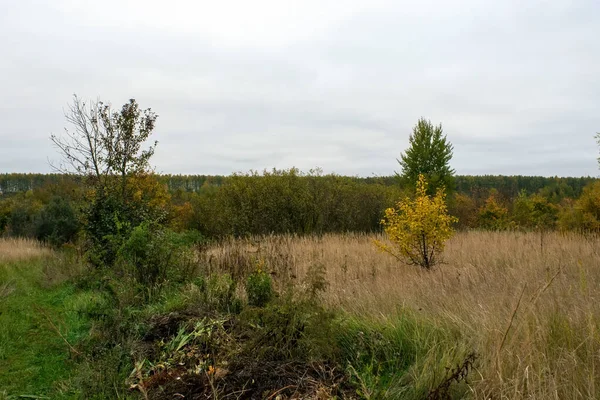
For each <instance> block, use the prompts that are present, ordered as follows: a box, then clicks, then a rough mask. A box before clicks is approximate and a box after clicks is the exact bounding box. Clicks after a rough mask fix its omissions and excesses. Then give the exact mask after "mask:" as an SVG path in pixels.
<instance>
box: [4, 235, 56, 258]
mask: <svg viewBox="0 0 600 400" xmlns="http://www.w3.org/2000/svg"><path fill="white" fill-rule="evenodd" d="M51 254H52V250H50V249H49V248H47V247H45V246H43V245H42V244H41V243H40V242H38V241H37V240H32V239H10V238H5V239H0V262H12V261H25V260H28V259H31V258H36V257H44V256H49V255H51Z"/></svg>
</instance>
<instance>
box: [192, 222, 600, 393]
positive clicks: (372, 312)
mask: <svg viewBox="0 0 600 400" xmlns="http://www.w3.org/2000/svg"><path fill="white" fill-rule="evenodd" d="M376 238H377V239H382V238H381V237H377V236H374V235H350V234H349V235H325V236H322V237H293V236H273V237H266V238H264V237H263V238H251V239H244V240H232V241H229V242H225V243H221V244H219V245H216V246H213V247H212V248H209V249H207V250H206V251H205V252H204V253H203V257H204V261H205V262H206V263H207V264H208V265H209V268H212V269H220V268H228V269H229V270H230V271H233V272H234V273H238V274H240V275H241V274H243V273H244V271H246V273H247V272H248V271H251V270H253V269H255V268H256V265H261V266H262V267H263V268H264V269H267V270H268V271H270V272H272V274H273V276H274V277H275V279H276V281H277V283H278V285H279V286H285V285H287V284H289V282H294V283H295V284H296V285H304V284H306V282H307V276H309V275H310V273H309V271H315V268H316V270H321V271H324V278H325V280H326V282H327V289H326V291H325V292H324V294H323V295H322V301H323V302H324V303H325V304H326V305H327V306H328V307H330V308H332V309H335V310H341V311H342V312H343V313H344V314H346V315H348V316H349V318H351V319H353V320H354V321H358V322H356V323H358V324H360V323H362V324H366V325H365V326H378V328H377V330H378V331H380V332H391V333H386V334H384V336H385V335H390V336H391V337H396V339H394V340H391V339H390V340H387V341H384V342H385V343H386V344H385V346H388V347H390V352H392V354H393V351H395V350H393V349H402V348H403V347H404V348H406V344H403V343H404V342H408V343H411V346H413V348H416V349H420V350H418V351H417V350H414V351H413V352H412V353H410V354H412V356H413V357H416V358H418V360H417V361H418V362H413V363H412V364H411V367H410V368H409V369H408V370H407V372H408V373H407V374H401V376H402V378H401V379H400V381H397V382H394V381H393V379H391V380H388V382H385V384H382V382H381V380H382V379H385V378H384V377H383V376H381V374H379V375H380V376H379V377H378V376H377V375H378V374H377V373H375V372H373V373H371V374H369V373H368V371H365V368H366V369H368V365H369V364H368V363H365V362H361V363H360V364H361V365H362V366H363V367H365V368H363V371H362V372H361V371H358V373H357V375H358V379H359V380H362V381H363V382H364V383H365V386H366V388H365V391H368V390H371V391H373V390H375V394H374V395H373V397H380V396H384V397H394V398H419V396H422V394H423V392H421V394H419V393H416V392H415V393H413V394H408V393H405V392H402V390H404V389H403V388H406V387H411V388H412V389H411V390H413V391H415V390H416V391H417V392H418V388H419V387H422V386H429V388H431V387H433V386H435V385H436V384H439V383H440V382H442V381H443V376H442V377H440V375H444V370H445V369H446V370H447V368H453V367H455V366H456V365H459V364H460V362H461V359H463V360H464V359H465V358H466V357H467V356H468V354H469V353H470V352H475V353H476V354H477V361H476V363H475V366H474V370H473V371H472V372H471V373H470V375H469V380H468V385H467V387H466V388H465V392H464V393H465V395H466V394H468V395H469V397H471V398H476V399H489V398H494V399H495V398H498V399H500V398H507V399H520V398H523V399H524V398H528V399H592V398H599V397H600V388H598V384H600V330H599V325H600V302H598V299H599V298H600V286H599V285H598V282H599V279H600V254H599V250H600V246H599V245H600V240H599V239H598V238H597V237H585V236H581V235H577V234H560V233H545V234H543V235H542V234H540V233H521V232H465V233H458V234H457V235H456V236H455V237H454V238H453V239H451V240H450V242H449V243H448V246H447V249H446V252H445V255H444V264H441V265H439V266H438V267H437V268H435V269H434V270H433V271H424V270H420V269H418V268H417V267H414V266H407V265H403V264H401V263H399V262H398V261H397V260H395V259H394V258H392V257H390V256H389V255H387V254H385V253H381V252H380V251H378V250H377V249H376V247H375V246H374V245H373V239H376ZM309 278H310V276H309ZM407 313H408V314H409V315H410V316H411V317H410V319H407V318H406V315H407ZM361 321H362V322H361ZM410 321H412V322H410ZM409 322H410V323H412V328H411V325H410V323H409ZM407 323H409V325H408V327H409V328H410V329H409V330H408V331H406V330H407ZM394 332H395V333H394ZM440 332H441V333H440ZM343 335H344V334H343V333H342V336H343ZM403 338H404V339H403ZM382 340H383V339H382ZM355 342H356V341H348V343H355ZM398 354H401V352H399V353H398ZM404 354H406V352H404ZM390 357H392V356H390ZM392 358H393V357H392ZM379 361H382V362H386V361H385V360H383V359H379ZM400 364H401V363H400ZM398 371H401V369H398ZM361 374H362V376H361ZM378 379H379V382H371V383H368V382H366V381H368V380H378ZM407 380H408V381H410V380H412V382H411V383H410V384H409V385H407ZM436 382H437V383H436ZM432 385H433V386H432ZM384 387H385V388H387V389H385V390H384V389H382V388H384ZM415 388H417V389H415ZM377 390H379V392H377ZM461 396H462V395H461ZM421 398H422V397H421Z"/></svg>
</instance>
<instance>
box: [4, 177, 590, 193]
mask: <svg viewBox="0 0 600 400" xmlns="http://www.w3.org/2000/svg"><path fill="white" fill-rule="evenodd" d="M330 176H331V175H329V177H330ZM158 177H159V180H160V181H161V183H163V184H166V185H167V187H168V189H169V191H171V192H177V191H184V192H200V191H201V190H202V188H203V187H204V188H206V187H208V186H221V185H223V183H224V182H225V181H226V180H227V179H229V177H228V176H222V175H168V174H164V175H159V176H158ZM313 177H315V176H314V175H313ZM326 177H327V176H323V178H324V179H325V178H326ZM317 178H318V177H317ZM344 178H345V179H349V180H352V181H354V182H355V183H366V184H369V183H372V184H380V185H385V186H393V185H398V184H399V182H398V178H397V177H395V176H382V177H367V178H363V177H344ZM76 179H77V177H75V176H70V175H63V174H23V173H8V174H6V173H5V174H0V190H1V191H2V192H3V193H4V194H10V193H19V192H27V191H29V190H34V189H39V188H42V187H44V186H46V185H52V184H60V183H65V182H66V181H76ZM596 180H597V178H592V177H580V178H575V177H565V178H563V177H543V176H523V175H512V176H505V175H475V176H473V175H456V176H455V185H456V187H455V189H456V191H457V192H458V193H461V194H465V195H469V196H471V197H474V198H483V197H487V196H488V194H489V191H490V190H491V189H495V190H496V191H497V192H498V194H499V195H500V196H501V197H502V198H504V199H507V200H509V199H513V198H515V197H517V196H518V195H519V193H521V191H525V192H526V193H527V194H533V193H538V192H539V191H540V190H542V189H545V191H546V192H547V193H545V194H546V196H547V197H553V196H552V195H553V194H554V196H556V197H560V198H563V197H569V198H578V197H580V196H581V193H582V191H583V188H584V187H585V186H586V185H588V184H590V183H592V182H594V181H596ZM552 192H554V193H552ZM557 200H558V199H557Z"/></svg>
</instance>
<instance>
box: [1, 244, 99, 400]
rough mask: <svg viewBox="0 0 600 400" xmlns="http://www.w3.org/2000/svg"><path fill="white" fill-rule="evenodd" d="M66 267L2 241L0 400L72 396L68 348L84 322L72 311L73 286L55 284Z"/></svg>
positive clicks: (34, 248) (34, 249) (42, 251)
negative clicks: (7, 399) (24, 396)
mask: <svg viewBox="0 0 600 400" xmlns="http://www.w3.org/2000/svg"><path fill="white" fill-rule="evenodd" d="M66 264H67V260H65V258H63V257H58V256H57V255H56V254H55V253H54V252H53V251H52V250H50V249H48V248H45V247H44V246H42V245H40V244H39V243H37V242H34V241H29V240H14V239H2V240H0V398H2V397H6V398H17V397H18V396H23V395H27V396H50V397H51V398H53V399H54V398H75V397H76V394H77V391H76V389H74V388H73V386H72V384H71V382H70V378H71V376H72V371H73V368H74V366H75V356H76V354H74V351H73V350H75V349H74V348H73V349H71V348H70V344H75V343H77V342H78V341H79V340H80V339H81V338H83V337H85V336H86V335H87V332H88V323H87V320H86V319H85V318H82V317H80V316H79V314H78V313H77V312H75V311H74V310H73V308H72V307H71V303H72V302H73V301H75V300H76V298H77V297H78V296H79V294H77V293H76V291H75V288H74V286H73V285H72V284H68V283H64V282H57V281H56V277H57V275H61V276H64V274H65V270H66V269H67V268H65V265H66ZM58 271H61V272H60V273H58ZM75 352H76V350H75Z"/></svg>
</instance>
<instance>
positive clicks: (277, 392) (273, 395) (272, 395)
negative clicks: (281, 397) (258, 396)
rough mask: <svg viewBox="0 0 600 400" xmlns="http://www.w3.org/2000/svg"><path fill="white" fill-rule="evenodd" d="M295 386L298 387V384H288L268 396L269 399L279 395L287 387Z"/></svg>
mask: <svg viewBox="0 0 600 400" xmlns="http://www.w3.org/2000/svg"><path fill="white" fill-rule="evenodd" d="M293 387H296V385H287V386H286V387H282V388H281V389H279V390H276V391H275V392H274V393H273V394H271V395H270V396H269V397H267V400H272V399H274V398H275V396H277V395H278V394H279V393H281V392H283V391H284V390H286V389H291V388H293Z"/></svg>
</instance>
